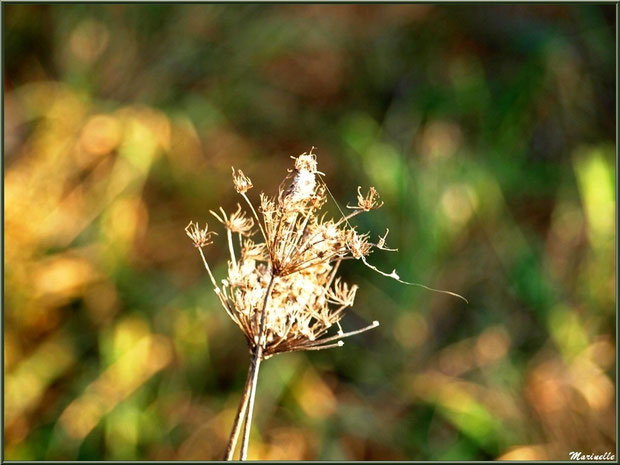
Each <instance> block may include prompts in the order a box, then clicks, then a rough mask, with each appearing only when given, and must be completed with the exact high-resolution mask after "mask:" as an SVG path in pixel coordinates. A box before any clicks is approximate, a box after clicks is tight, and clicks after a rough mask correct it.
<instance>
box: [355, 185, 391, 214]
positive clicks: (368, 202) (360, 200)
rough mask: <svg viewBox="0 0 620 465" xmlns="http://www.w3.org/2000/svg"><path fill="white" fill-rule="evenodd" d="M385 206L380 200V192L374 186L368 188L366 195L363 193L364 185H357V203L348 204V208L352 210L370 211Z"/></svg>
mask: <svg viewBox="0 0 620 465" xmlns="http://www.w3.org/2000/svg"><path fill="white" fill-rule="evenodd" d="M382 206H383V202H379V194H378V193H377V190H376V189H375V188H374V187H371V188H370V189H369V190H368V194H366V197H364V196H363V195H362V187H361V186H358V187H357V205H347V208H350V209H351V210H363V211H365V212H369V211H370V210H376V209H378V208H381V207H382Z"/></svg>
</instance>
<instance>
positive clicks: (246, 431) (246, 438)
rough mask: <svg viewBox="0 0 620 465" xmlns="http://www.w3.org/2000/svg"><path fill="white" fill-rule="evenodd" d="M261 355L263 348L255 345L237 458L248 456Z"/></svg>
mask: <svg viewBox="0 0 620 465" xmlns="http://www.w3.org/2000/svg"><path fill="white" fill-rule="evenodd" d="M262 356H263V349H262V347H261V346H257V347H256V349H255V351H254V355H253V356H252V361H251V363H250V373H249V376H250V377H251V381H250V389H249V391H250V392H249V398H248V408H247V412H246V418H245V425H244V426H243V439H242V442H241V451H240V452H239V460H247V458H248V445H249V443H250V429H251V428H252V414H253V411H254V398H255V397H256V383H257V381H258V370H259V368H260V362H261V359H262Z"/></svg>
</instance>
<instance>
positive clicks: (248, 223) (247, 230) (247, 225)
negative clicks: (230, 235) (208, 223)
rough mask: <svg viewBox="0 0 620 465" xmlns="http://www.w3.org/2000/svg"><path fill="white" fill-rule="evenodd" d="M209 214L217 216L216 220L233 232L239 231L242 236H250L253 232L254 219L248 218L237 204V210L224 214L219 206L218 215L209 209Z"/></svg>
mask: <svg viewBox="0 0 620 465" xmlns="http://www.w3.org/2000/svg"><path fill="white" fill-rule="evenodd" d="M210 212H211V214H212V215H213V216H215V217H216V218H217V220H218V221H219V222H220V223H222V224H223V225H224V226H226V229H228V230H230V231H231V232H234V233H239V234H241V235H242V236H246V237H247V236H251V235H252V234H253V232H252V228H253V227H254V220H253V219H252V218H248V217H247V216H246V213H245V212H244V211H243V210H241V205H239V204H237V210H236V211H235V212H234V213H232V214H231V215H230V217H229V216H228V215H226V212H225V211H224V209H223V208H222V207H220V215H218V214H217V213H215V212H214V211H213V210H210Z"/></svg>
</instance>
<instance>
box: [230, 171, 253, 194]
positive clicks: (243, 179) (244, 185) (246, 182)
mask: <svg viewBox="0 0 620 465" xmlns="http://www.w3.org/2000/svg"><path fill="white" fill-rule="evenodd" d="M232 174H233V184H234V186H235V190H236V191H237V192H238V193H240V194H244V193H246V192H247V191H249V190H250V189H252V187H254V186H252V181H251V180H250V178H248V177H247V176H246V175H245V174H243V171H241V170H237V173H236V174H235V168H233V169H232Z"/></svg>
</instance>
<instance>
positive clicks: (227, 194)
mask: <svg viewBox="0 0 620 465" xmlns="http://www.w3.org/2000/svg"><path fill="white" fill-rule="evenodd" d="M3 12H4V15H3V16H4V47H3V48H4V60H5V67H4V92H5V95H4V116H5V121H4V160H3V161H4V195H5V202H4V271H5V275H4V291H5V292H4V428H5V429H4V439H5V442H4V453H5V458H6V459H10V460H18V459H31V460H42V459H46V460H71V459H75V460H99V459H108V460H131V459H135V460H137V459H142V460H163V459H170V460H172V459H177V460H183V459H194V460H198V459H220V458H221V457H222V453H223V450H224V447H225V442H226V439H227V437H228V434H229V432H230V429H231V425H232V421H233V418H234V415H235V412H236V408H237V404H238V401H239V398H240V394H241V390H242V387H243V384H244V381H245V377H246V373H247V367H248V362H249V357H248V350H247V347H246V344H245V342H244V339H243V337H242V335H241V333H240V332H239V330H238V329H237V328H236V327H235V326H234V324H233V323H232V322H231V321H229V320H228V318H227V316H226V314H225V313H224V311H223V310H222V309H221V308H220V307H219V305H218V302H217V300H216V297H215V294H214V293H213V292H212V287H211V285H210V283H209V280H208V277H207V275H206V273H205V270H204V268H203V267H202V264H201V261H200V257H199V255H198V254H197V253H196V250H195V249H194V247H193V245H192V243H191V241H190V240H189V239H188V238H187V237H186V236H185V232H184V227H185V226H186V225H187V223H188V222H189V221H190V220H199V221H200V222H204V221H205V220H206V221H209V223H211V227H212V228H213V229H214V230H216V231H219V232H220V236H218V237H216V238H215V244H214V245H212V246H210V247H209V248H208V249H207V250H206V252H207V257H208V259H209V261H210V263H211V264H212V267H213V268H214V273H215V275H216V277H217V278H218V279H222V278H224V277H225V272H226V257H227V249H226V245H225V241H224V238H225V236H224V237H223V236H222V235H221V233H222V230H221V225H219V224H218V223H217V222H216V221H215V220H214V219H213V218H212V217H211V216H210V215H209V213H208V212H209V210H210V209H216V208H217V207H219V206H220V205H222V206H223V207H224V208H225V209H226V210H227V211H230V210H231V209H234V208H235V207H236V203H237V202H239V201H240V198H239V196H238V195H237V194H236V193H235V191H234V189H233V187H232V182H231V175H230V167H231V166H235V167H238V168H242V169H243V170H244V171H245V173H246V174H247V175H248V176H250V177H251V179H252V180H253V182H254V186H255V189H254V190H252V191H250V193H249V194H250V197H251V198H252V199H256V198H257V196H258V193H259V192H260V191H261V190H264V191H265V192H267V193H275V192H276V190H277V187H278V184H279V183H280V181H281V179H282V178H283V177H284V175H285V174H286V169H287V168H290V167H291V160H290V158H289V156H291V155H298V154H300V153H301V152H303V151H307V150H309V149H310V147H311V146H316V147H317V150H316V152H317V154H318V160H319V169H320V170H322V171H323V172H325V173H326V176H325V180H326V182H327V184H328V185H329V186H330V188H331V190H332V192H333V194H334V196H335V198H336V199H337V200H338V201H339V203H340V205H341V206H344V205H346V204H347V203H349V202H352V201H354V199H355V195H356V189H357V186H358V185H361V186H364V187H368V186H370V185H372V186H375V187H376V188H377V190H378V191H379V193H380V194H381V195H382V200H383V201H384V202H385V206H384V207H383V208H382V209H381V210H378V211H376V212H373V213H372V214H369V215H363V216H362V217H358V218H360V221H359V222H358V223H357V224H358V225H359V228H360V230H361V231H367V230H370V231H373V236H374V235H375V234H379V233H380V234H383V232H384V231H385V228H386V227H387V228H389V229H390V236H389V239H388V244H389V245H391V246H392V247H397V248H398V249H399V251H398V253H387V252H375V253H374V254H373V255H372V256H371V259H370V261H371V263H373V264H374V265H376V266H378V267H379V268H381V269H383V270H386V271H388V272H389V271H391V270H392V269H393V268H396V269H397V270H398V272H399V273H400V275H401V277H402V278H403V279H405V280H409V281H416V282H419V283H423V284H425V285H428V286H431V287H436V288H441V289H447V290H450V291H453V292H456V293H459V294H462V295H463V296H465V297H466V298H467V299H468V300H469V304H465V303H464V302H462V301H461V300H459V299H456V298H454V297H451V296H448V295H442V294H437V293H432V292H429V291H426V290H423V289H420V288H415V287H409V286H405V285H401V284H399V283H397V282H395V281H393V280H390V279H387V278H385V277H383V276H380V275H379V274H377V273H374V272H373V271H371V270H369V269H368V268H366V267H364V266H363V265H362V264H361V263H357V262H355V261H351V262H347V264H346V266H343V267H341V270H342V273H343V276H344V278H345V279H346V280H347V281H349V282H353V283H357V284H358V285H359V286H360V289H359V292H358V293H357V299H356V305H355V307H354V310H353V311H352V312H351V313H350V314H349V315H348V316H347V317H346V318H345V319H344V321H343V325H344V328H345V329H355V328H358V327H361V326H362V325H364V324H366V323H368V322H371V321H372V320H375V319H376V320H379V321H380V322H381V326H380V327H379V328H377V329H376V330H373V331H371V332H368V333H364V334H363V335H360V336H357V337H355V338H351V339H349V340H348V341H347V344H345V346H344V347H342V348H339V349H333V350H329V351H323V352H319V353H308V354H305V353H299V354H286V355H281V356H278V357H275V358H273V359H270V360H269V361H267V362H266V363H264V364H263V366H262V367H261V375H260V378H259V386H258V393H257V401H256V402H257V404H256V412H255V422H254V427H255V429H254V430H253V433H252V440H251V444H250V455H249V458H251V459H272V460H277V459H323V460H327V459H331V460H338V459H349V460H441V459H453V460H487V459H496V458H500V459H539V460H544V459H556V460H566V459H568V458H569V457H568V453H569V452H570V451H582V452H583V453H602V452H605V451H611V452H614V453H615V447H616V444H615V434H616V431H615V383H616V374H615V370H614V368H615V349H616V341H615V287H614V286H615V258H614V257H615V209H616V204H615V194H616V187H615V174H616V173H615V127H616V119H615V98H616V95H615V45H614V44H615V41H614V39H615V35H616V29H615V7H614V6H613V5H611V6H580V5H570V6H568V5H553V6H543V5H513V6H510V5H495V6H481V5H462V6H454V5H451V6H450V7H449V8H448V7H441V6H433V5H421V4H418V5H404V4H401V5H353V4H349V5H325V4H323V5H311V4H298V5H197V4H195V5H122V4H108V5H103V4H99V5H88V6H87V5H78V4H73V5H71V4H65V5H61V4H56V5H15V4H11V5H5V6H4V8H3ZM329 208H330V209H331V211H332V212H334V214H337V209H336V207H335V205H334V204H333V202H332V203H331V204H330V205H329ZM374 237H376V236H374Z"/></svg>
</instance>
